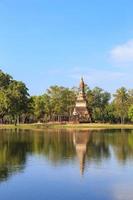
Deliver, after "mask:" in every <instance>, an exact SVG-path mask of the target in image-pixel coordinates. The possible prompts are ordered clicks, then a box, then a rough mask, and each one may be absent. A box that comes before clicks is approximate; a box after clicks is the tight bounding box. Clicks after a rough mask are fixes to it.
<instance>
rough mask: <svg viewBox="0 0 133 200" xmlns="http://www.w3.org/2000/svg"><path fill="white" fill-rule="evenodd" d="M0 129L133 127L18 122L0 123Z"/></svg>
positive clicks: (122, 125) (129, 125)
mask: <svg viewBox="0 0 133 200" xmlns="http://www.w3.org/2000/svg"><path fill="white" fill-rule="evenodd" d="M0 129H29V130H30V129H34V130H45V129H75V130H76V129H77V130H90V129H91V130H92V129H95V130H96V129H133V124H106V123H105V124H102V123H90V124H55V123H49V124H48V123H47V124H41V123H40V124H38V123H36V124H19V125H17V126H15V125H13V124H3V125H2V124H1V125H0Z"/></svg>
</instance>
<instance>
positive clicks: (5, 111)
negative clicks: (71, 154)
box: [0, 70, 133, 124]
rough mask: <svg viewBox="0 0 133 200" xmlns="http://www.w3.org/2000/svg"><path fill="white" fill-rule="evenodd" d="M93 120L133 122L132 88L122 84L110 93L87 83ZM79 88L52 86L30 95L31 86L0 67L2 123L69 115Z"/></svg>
mask: <svg viewBox="0 0 133 200" xmlns="http://www.w3.org/2000/svg"><path fill="white" fill-rule="evenodd" d="M85 91H86V98H87V102H88V109H89V112H90V113H91V116H92V120H93V122H103V123H105V122H109V123H131V122H133V89H130V90H128V89H126V88H125V87H121V88H119V89H117V90H116V92H115V94H113V95H111V94H110V93H109V92H107V91H104V90H103V89H102V88H99V87H95V88H93V89H90V88H89V87H88V86H87V85H86V86H85ZM77 94H78V88H76V87H73V88H66V87H62V86H57V85H55V86H51V87H50V88H49V89H47V90H46V92H45V93H44V94H42V95H40V96H30V95H29V93H28V88H27V87H26V85H25V84H24V83H23V82H21V81H16V80H14V79H13V77H12V76H10V75H9V74H6V73H4V72H3V71H2V70H0V123H15V124H17V123H19V122H21V123H32V122H49V121H54V120H57V118H58V117H59V116H64V117H67V119H68V118H70V117H71V116H72V113H73V109H74V106H75V101H76V97H77Z"/></svg>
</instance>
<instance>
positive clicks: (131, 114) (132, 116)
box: [128, 105, 133, 122]
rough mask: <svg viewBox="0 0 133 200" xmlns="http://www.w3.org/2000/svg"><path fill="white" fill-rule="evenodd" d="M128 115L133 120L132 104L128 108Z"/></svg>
mask: <svg viewBox="0 0 133 200" xmlns="http://www.w3.org/2000/svg"><path fill="white" fill-rule="evenodd" d="M128 117H129V119H130V120H131V121H132V122H133V105H132V106H131V107H130V108H129V110H128Z"/></svg>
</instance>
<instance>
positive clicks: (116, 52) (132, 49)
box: [110, 39, 133, 63]
mask: <svg viewBox="0 0 133 200" xmlns="http://www.w3.org/2000/svg"><path fill="white" fill-rule="evenodd" d="M110 55H111V58H112V59H113V61H116V62H120V63H125V62H126V63H127V62H129V63H130V62H133V39H132V40H129V41H128V42H126V43H124V44H120V45H117V46H116V47H114V48H113V49H112V50H111V51H110Z"/></svg>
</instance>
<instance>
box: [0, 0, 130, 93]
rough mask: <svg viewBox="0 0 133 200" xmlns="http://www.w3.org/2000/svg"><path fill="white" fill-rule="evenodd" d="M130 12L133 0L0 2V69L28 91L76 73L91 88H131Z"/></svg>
mask: <svg viewBox="0 0 133 200" xmlns="http://www.w3.org/2000/svg"><path fill="white" fill-rule="evenodd" d="M132 10H133V1H132V0H117V1H116V0H110V1H107V0H82V1H81V0H19V1H18V0H0V69H2V70H3V71H4V72H6V73H9V74H10V75H12V76H13V77H14V79H16V80H20V81H23V82H25V83H26V85H27V87H28V88H29V92H30V94H31V95H40V94H42V93H44V92H45V90H46V89H47V88H48V87H50V86H51V85H62V86H65V87H73V86H77V85H78V83H79V79H80V77H81V76H83V77H84V80H85V82H86V83H87V84H88V85H89V86H90V88H94V87H95V86H98V87H101V88H103V89H104V90H107V91H109V92H112V93H114V92H115V90H116V89H117V88H119V87H122V86H125V87H127V88H129V89H130V88H133V78H132V77H133V75H132V74H133V11H132Z"/></svg>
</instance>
